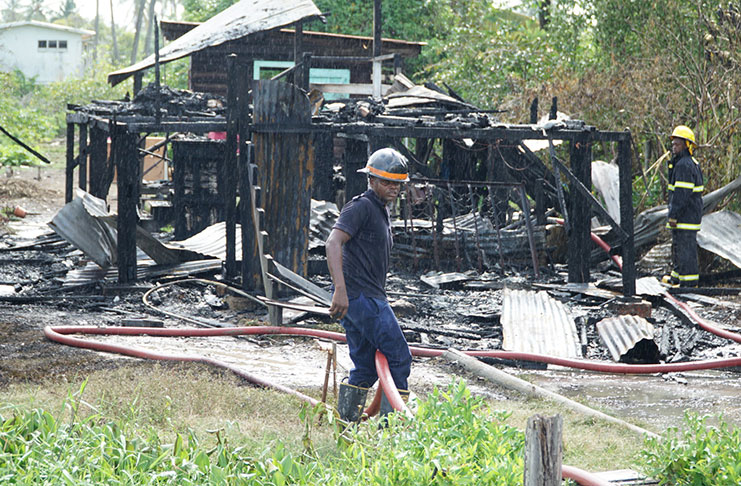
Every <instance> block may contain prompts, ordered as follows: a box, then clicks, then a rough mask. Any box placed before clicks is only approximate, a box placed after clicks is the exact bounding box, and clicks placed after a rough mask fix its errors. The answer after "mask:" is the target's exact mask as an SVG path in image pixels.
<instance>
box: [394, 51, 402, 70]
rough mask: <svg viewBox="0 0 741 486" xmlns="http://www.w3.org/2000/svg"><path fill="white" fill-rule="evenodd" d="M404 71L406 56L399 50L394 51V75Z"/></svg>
mask: <svg viewBox="0 0 741 486" xmlns="http://www.w3.org/2000/svg"><path fill="white" fill-rule="evenodd" d="M403 72H404V58H403V57H401V56H400V55H399V53H398V52H395V53H394V75H397V74H402V73H403Z"/></svg>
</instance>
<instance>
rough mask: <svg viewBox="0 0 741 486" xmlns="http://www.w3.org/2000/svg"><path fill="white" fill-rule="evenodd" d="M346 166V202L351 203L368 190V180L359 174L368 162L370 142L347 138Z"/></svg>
mask: <svg viewBox="0 0 741 486" xmlns="http://www.w3.org/2000/svg"><path fill="white" fill-rule="evenodd" d="M343 159H344V166H345V201H349V200H350V199H352V198H353V197H355V196H357V195H358V194H362V193H364V192H365V191H366V189H368V178H367V177H366V175H365V174H362V173H358V169H362V168H363V167H365V163H366V162H367V160H368V142H366V141H363V140H358V139H354V138H347V139H346V143H345V154H344V157H343Z"/></svg>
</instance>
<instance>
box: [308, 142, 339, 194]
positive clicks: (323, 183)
mask: <svg viewBox="0 0 741 486" xmlns="http://www.w3.org/2000/svg"><path fill="white" fill-rule="evenodd" d="M313 144H314V154H315V155H314V159H315V160H314V186H313V187H312V188H311V194H312V197H313V198H314V199H317V200H320V201H332V202H334V200H335V194H334V184H333V179H334V141H333V134H331V133H315V134H314V142H313Z"/></svg>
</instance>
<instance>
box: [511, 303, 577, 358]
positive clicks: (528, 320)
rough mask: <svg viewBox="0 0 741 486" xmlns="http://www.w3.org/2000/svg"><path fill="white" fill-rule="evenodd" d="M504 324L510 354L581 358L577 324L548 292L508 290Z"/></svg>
mask: <svg viewBox="0 0 741 486" xmlns="http://www.w3.org/2000/svg"><path fill="white" fill-rule="evenodd" d="M501 323H502V334H503V338H504V339H503V342H502V349H504V350H506V351H519V352H523V353H536V354H546V355H549V356H560V357H564V358H579V357H581V347H580V345H579V339H578V335H577V332H576V324H575V323H574V320H573V319H572V318H571V316H570V315H569V313H568V312H567V311H566V308H565V307H564V306H563V304H561V303H560V302H559V301H557V300H555V299H553V298H551V297H550V296H549V295H548V293H547V292H532V291H529V290H511V289H504V301H503V304H502V317H501Z"/></svg>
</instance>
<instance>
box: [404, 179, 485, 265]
mask: <svg viewBox="0 0 741 486" xmlns="http://www.w3.org/2000/svg"><path fill="white" fill-rule="evenodd" d="M467 186H468V197H469V198H471V213H472V214H473V229H474V236H475V237H476V257H477V258H476V262H477V264H478V265H477V266H478V270H479V273H482V272H483V271H484V260H486V253H484V251H483V250H482V249H481V238H480V235H479V223H478V220H477V219H476V209H477V206H478V205H477V204H476V199H475V197H474V195H473V188H472V187H471V184H467ZM415 259H416V254H415ZM487 266H489V265H488V263H487Z"/></svg>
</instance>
